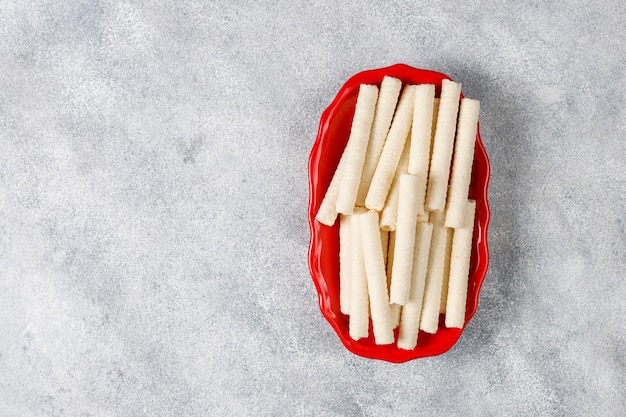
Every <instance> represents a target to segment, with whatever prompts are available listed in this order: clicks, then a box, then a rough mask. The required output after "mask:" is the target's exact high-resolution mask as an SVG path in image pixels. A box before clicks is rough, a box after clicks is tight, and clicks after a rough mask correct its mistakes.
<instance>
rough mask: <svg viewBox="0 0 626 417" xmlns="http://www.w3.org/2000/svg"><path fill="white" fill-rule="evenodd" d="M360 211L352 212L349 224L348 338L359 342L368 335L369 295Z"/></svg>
mask: <svg viewBox="0 0 626 417" xmlns="http://www.w3.org/2000/svg"><path fill="white" fill-rule="evenodd" d="M362 212H363V211H362V209H356V210H354V214H353V217H352V220H351V221H352V224H351V226H352V227H351V228H350V229H351V232H352V233H351V241H352V252H351V255H352V256H351V257H352V265H351V268H350V269H351V272H352V281H351V282H350V322H349V327H350V329H349V330H350V337H351V338H352V339H354V340H359V339H361V338H363V337H367V336H368V334H369V295H368V289H367V277H366V275H365V260H364V259H363V245H362V243H361V228H360V227H359V223H358V220H357V218H356V216H357V215H359V214H361V213H362Z"/></svg>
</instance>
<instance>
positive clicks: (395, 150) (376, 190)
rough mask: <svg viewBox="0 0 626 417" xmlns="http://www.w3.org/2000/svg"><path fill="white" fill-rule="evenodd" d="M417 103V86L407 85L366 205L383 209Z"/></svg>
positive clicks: (392, 123)
mask: <svg viewBox="0 0 626 417" xmlns="http://www.w3.org/2000/svg"><path fill="white" fill-rule="evenodd" d="M414 105H415V86H414V85H407V86H406V87H404V91H403V92H402V95H401V96H400V101H399V103H398V108H397V110H396V114H395V115H394V117H393V121H392V122H391V128H390V129H389V134H388V135H387V140H386V141H385V145H384V146H383V151H382V152H381V154H380V159H379V160H378V165H376V171H374V176H373V177H372V183H371V184H370V188H369V190H368V192H367V196H366V198H365V207H367V208H368V209H371V210H377V211H381V210H382V209H383V206H384V205H385V200H386V199H387V194H388V193H389V188H391V182H392V181H393V176H394V174H395V172H396V168H397V167H398V162H400V156H401V155H402V151H403V150H404V144H405V143H406V138H407V135H408V134H409V130H410V129H411V122H412V121H413V106H414Z"/></svg>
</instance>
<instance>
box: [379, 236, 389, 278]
mask: <svg viewBox="0 0 626 417" xmlns="http://www.w3.org/2000/svg"><path fill="white" fill-rule="evenodd" d="M380 244H381V245H382V246H383V260H384V261H385V267H386V265H387V251H388V250H389V232H388V231H386V230H381V231H380ZM385 271H386V270H385Z"/></svg>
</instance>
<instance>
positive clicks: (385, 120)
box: [356, 76, 402, 206]
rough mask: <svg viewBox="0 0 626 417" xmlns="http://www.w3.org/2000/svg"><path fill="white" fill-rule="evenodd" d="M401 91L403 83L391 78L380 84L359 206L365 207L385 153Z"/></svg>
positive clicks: (364, 164) (387, 77)
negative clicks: (381, 155) (368, 193)
mask: <svg viewBox="0 0 626 417" xmlns="http://www.w3.org/2000/svg"><path fill="white" fill-rule="evenodd" d="M401 89H402V81H400V80H399V79H397V78H393V77H389V76H385V78H383V81H382V83H381V84H380V91H379V93H378V101H377V102H376V111H375V112H374V122H373V123H372V130H371V132H370V140H369V143H368V144H367V152H366V153H365V162H364V163H363V173H362V174H361V182H360V184H359V192H358V193H357V197H356V205H357V206H364V205H365V197H366V196H367V191H368V190H369V188H370V183H371V182H372V177H373V176H374V171H375V170H376V165H378V159H379V158H380V153H381V152H382V151H383V146H384V145H385V139H387V133H389V126H391V120H392V119H393V113H394V112H395V110H396V104H398V97H399V95H400V90H401Z"/></svg>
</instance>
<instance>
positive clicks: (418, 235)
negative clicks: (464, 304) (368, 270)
mask: <svg viewBox="0 0 626 417" xmlns="http://www.w3.org/2000/svg"><path fill="white" fill-rule="evenodd" d="M432 233H433V225H432V224H430V223H418V224H417V227H416V230H415V250H414V252H413V268H412V271H411V293H410V295H409V301H407V303H406V304H405V305H404V307H403V308H402V319H401V320H400V332H399V334H398V347H399V348H400V349H407V350H411V349H413V348H414V347H415V346H416V345H417V335H418V333H419V327H420V317H421V314H422V300H423V298H424V284H425V282H426V269H427V268H428V254H429V251H430V241H431V236H432Z"/></svg>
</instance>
